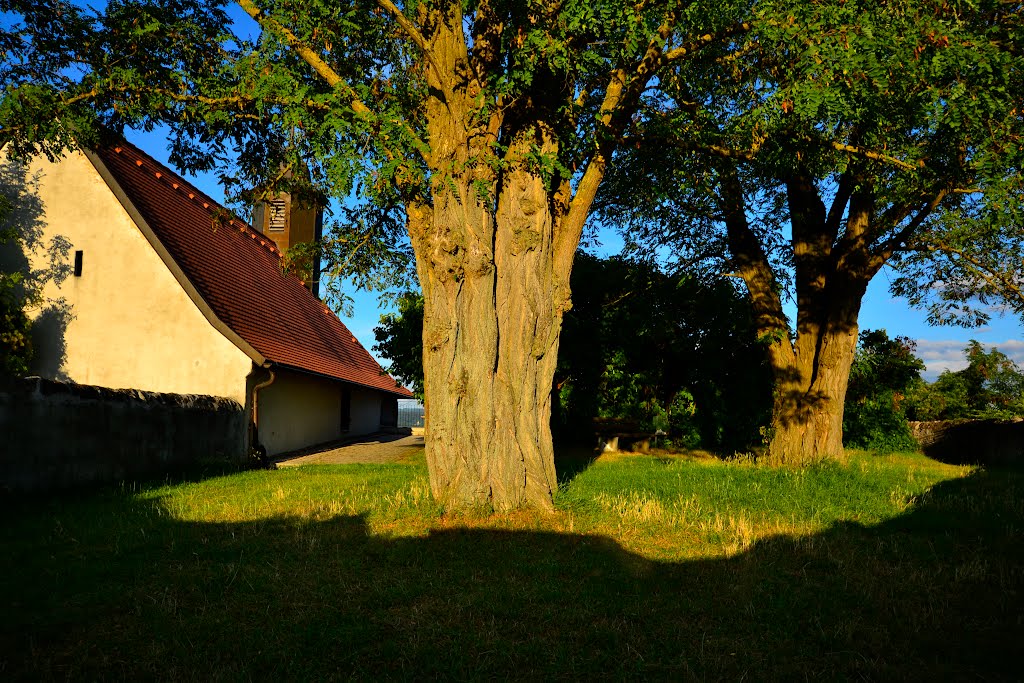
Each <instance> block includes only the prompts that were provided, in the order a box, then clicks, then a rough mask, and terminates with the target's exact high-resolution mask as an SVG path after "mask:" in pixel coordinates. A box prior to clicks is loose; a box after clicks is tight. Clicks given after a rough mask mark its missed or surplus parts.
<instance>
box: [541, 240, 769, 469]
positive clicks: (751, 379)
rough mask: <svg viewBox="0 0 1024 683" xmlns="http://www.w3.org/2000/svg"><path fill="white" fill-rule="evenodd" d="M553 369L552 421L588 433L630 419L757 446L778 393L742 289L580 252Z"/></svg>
mask: <svg viewBox="0 0 1024 683" xmlns="http://www.w3.org/2000/svg"><path fill="white" fill-rule="evenodd" d="M572 289H573V309H572V310H571V311H569V312H568V313H566V317H565V329H564V332H563V339H562V348H563V349H564V352H560V353H559V359H558V369H557V370H556V372H555V390H556V398H557V404H558V405H557V410H556V414H555V416H554V420H553V425H554V426H555V428H556V430H557V432H560V433H561V434H562V435H563V436H564V437H567V438H572V439H576V440H589V439H592V437H593V427H592V423H591V421H592V418H594V417H598V416H600V417H629V418H634V419H638V420H640V421H641V423H642V424H643V425H644V427H645V428H646V429H651V430H654V429H662V430H664V431H666V432H668V435H669V437H670V438H671V439H672V440H673V441H674V442H675V443H677V444H678V445H681V446H685V447H697V446H703V447H705V448H710V449H716V450H724V451H735V450H741V449H746V448H749V447H751V446H752V445H757V443H758V442H759V440H760V429H761V428H762V427H763V426H764V425H765V423H766V421H767V413H768V406H769V405H770V398H771V391H770V381H769V376H768V372H767V367H766V366H765V363H764V350H763V348H762V346H761V345H760V344H759V343H758V341H757V335H756V332H755V329H754V324H753V316H752V314H751V311H750V306H749V303H748V301H747V300H746V298H745V297H744V296H743V294H742V293H741V292H739V291H737V289H736V288H735V287H734V286H733V284H732V283H731V282H729V281H727V280H722V279H719V280H710V281H706V282H705V281H701V280H699V279H697V278H696V277H693V276H690V275H675V276H669V275H667V274H665V273H664V272H662V271H661V270H660V269H659V268H657V267H656V266H654V265H652V264H647V263H637V262H633V261H629V260H626V259H622V258H611V259H600V258H595V257H593V256H589V255H587V254H584V253H581V254H579V255H578V256H577V264H576V267H575V268H574V269H573V277H572Z"/></svg>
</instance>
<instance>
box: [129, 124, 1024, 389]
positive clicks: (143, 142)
mask: <svg viewBox="0 0 1024 683" xmlns="http://www.w3.org/2000/svg"><path fill="white" fill-rule="evenodd" d="M128 138H129V139H130V140H131V141H132V142H133V143H135V144H136V145H138V146H139V147H141V148H142V149H143V150H145V151H146V152H148V153H149V154H150V155H152V156H153V157H154V158H156V159H158V160H160V161H162V162H164V163H166V162H167V140H166V138H165V137H164V134H163V133H161V132H159V131H154V132H152V133H140V132H133V131H129V132H128ZM187 177H188V179H189V180H190V181H191V182H193V183H195V185H196V186H197V187H198V188H199V189H200V190H202V191H203V192H206V193H207V194H209V195H210V196H211V197H213V198H214V199H216V200H217V201H223V199H224V192H223V189H222V188H221V187H220V185H219V184H218V183H217V179H216V177H215V176H214V175H213V174H204V175H200V176H187ZM244 218H248V217H247V216H245V217H244ZM601 241H602V249H601V253H602V255H610V254H614V253H617V251H618V249H619V248H620V246H621V240H619V238H618V237H617V236H616V235H614V234H603V235H602V236H601ZM890 275H891V274H890V273H889V272H888V271H887V270H883V271H882V272H880V273H879V274H878V276H876V277H875V279H874V280H872V282H871V285H870V286H869V287H868V293H867V296H866V297H865V298H864V304H863V307H862V308H861V314H860V327H861V329H862V330H864V329H885V330H886V331H887V332H888V333H889V335H890V336H896V335H900V336H906V337H910V338H911V339H914V340H915V341H916V342H917V355H918V357H920V358H921V359H922V360H923V361H924V362H925V364H926V365H927V368H928V369H927V371H926V372H925V379H928V380H934V379H935V378H936V377H937V376H938V374H939V373H940V372H941V371H942V370H946V369H950V370H959V369H961V368H963V367H964V366H965V365H966V361H965V360H964V354H963V348H964V347H965V346H966V345H967V342H968V341H969V340H971V339H977V340H978V341H980V342H981V343H982V344H984V345H986V346H987V347H992V346H995V347H997V348H999V350H1001V351H1002V352H1004V353H1006V354H1007V355H1008V356H1010V357H1011V358H1013V359H1014V360H1015V361H1016V362H1017V363H1018V365H1021V366H1024V325H1022V324H1021V320H1020V318H1018V317H1016V316H1013V315H1009V316H1002V317H1000V316H999V315H994V316H993V317H992V320H991V321H990V322H989V324H988V325H986V326H985V327H982V328H977V329H964V328H959V327H934V326H931V325H929V324H928V322H927V320H926V318H925V315H924V313H923V312H921V311H919V310H915V309H912V308H910V307H909V306H908V305H907V304H906V302H905V301H904V300H903V299H897V298H893V297H892V296H890V295H889V291H888V289H889V277H890ZM352 296H353V299H354V315H353V316H352V317H346V318H342V319H343V320H344V322H345V324H346V325H347V326H348V328H349V329H350V330H351V331H352V334H354V335H355V336H356V337H357V338H358V339H359V341H360V342H362V344H363V346H365V347H366V348H367V349H370V348H371V347H372V346H373V343H374V337H373V328H374V327H375V326H376V325H377V323H378V321H379V319H380V316H381V314H382V313H385V312H387V311H388V310H389V309H388V308H385V307H383V306H382V304H381V302H380V298H379V295H378V294H377V293H373V292H357V291H354V292H352ZM787 313H788V314H789V315H790V316H791V317H793V316H794V314H795V309H794V310H789V311H787ZM371 353H372V351H371ZM384 365H386V363H384Z"/></svg>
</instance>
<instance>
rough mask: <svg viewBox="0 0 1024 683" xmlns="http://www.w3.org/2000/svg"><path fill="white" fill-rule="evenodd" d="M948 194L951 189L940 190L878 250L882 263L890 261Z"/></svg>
mask: <svg viewBox="0 0 1024 683" xmlns="http://www.w3.org/2000/svg"><path fill="white" fill-rule="evenodd" d="M948 194H949V190H946V189H942V190H938V191H937V192H936V193H935V194H934V195H933V196H932V198H931V201H929V202H928V204H927V206H925V207H924V208H922V209H921V210H920V211H918V212H917V215H916V216H914V218H913V219H911V221H910V222H909V223H907V225H906V226H904V228H903V229H902V230H900V231H899V232H897V233H896V234H895V235H893V236H892V237H890V238H889V239H888V240H886V241H885V243H883V244H882V246H881V248H879V249H878V251H877V252H876V253H877V256H876V257H875V258H876V259H877V260H880V261H881V262H882V263H885V262H886V261H888V260H889V259H890V258H891V257H892V254H893V252H894V251H895V250H896V249H898V248H899V245H900V244H902V243H904V242H906V241H907V240H908V239H910V236H911V235H913V234H914V231H915V230H917V229H918V228H919V227H921V224H922V223H924V221H925V219H926V218H928V216H929V215H931V213H932V212H933V211H935V209H936V208H938V206H939V204H941V203H942V200H943V199H945V198H946V196H947V195H948Z"/></svg>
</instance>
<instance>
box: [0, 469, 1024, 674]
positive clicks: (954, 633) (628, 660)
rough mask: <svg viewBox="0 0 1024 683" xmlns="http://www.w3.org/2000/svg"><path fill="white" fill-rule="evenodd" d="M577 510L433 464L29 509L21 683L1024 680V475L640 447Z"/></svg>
mask: <svg viewBox="0 0 1024 683" xmlns="http://www.w3.org/2000/svg"><path fill="white" fill-rule="evenodd" d="M557 505H558V512H557V513H556V514H555V515H552V516H550V517H548V516H538V515H529V514H523V513H520V514H514V515H499V516H490V517H478V516H467V515H462V516H445V515H442V514H441V511H440V510H439V509H438V507H437V506H436V505H435V504H434V503H433V501H432V500H431V497H430V493H429V487H428V485H427V482H426V474H425V468H424V466H423V464H422V462H415V461H414V462H411V463H409V464H398V465H381V466H368V465H367V466H364V465H339V466H311V467H301V468H292V469H284V470H279V471H274V472H248V473H241V474H232V475H227V476H220V477H214V478H208V479H205V480H203V481H196V482H190V483H178V484H173V485H164V486H159V487H127V488H122V489H119V490H111V491H106V492H98V493H91V494H83V495H80V496H76V497H72V498H68V497H64V498H59V499H58V498H53V499H48V500H33V501H8V502H7V503H6V504H5V508H4V512H5V517H4V519H5V521H4V524H3V528H2V530H0V544H2V548H3V552H2V553H0V609H2V610H3V612H2V615H0V616H2V618H0V679H4V680H19V679H31V680H38V679H58V678H59V679H75V680H95V679H107V678H130V679H138V678H160V679H174V680H201V681H211V680H240V679H288V680H296V679H299V680H321V679H329V678H350V677H356V678H420V677H446V678H465V679H481V678H503V679H504V678H516V679H524V678H525V679H546V678H633V677H647V678H660V679H709V680H740V679H742V678H746V679H748V680H764V679H777V680H795V679H813V680H835V679H870V680H885V681H887V680H894V679H918V680H920V679H933V680H936V679H937V680H955V679H968V678H971V679H982V680H1000V679H1019V678H1020V676H1021V675H1022V672H1024V668H1022V666H1024V665H1022V664H1021V660H1020V658H1019V648H1020V645H1021V638H1022V635H1024V621H1022V620H1024V610H1022V607H1024V604H1022V593H1021V591H1022V587H1024V548H1022V542H1021V541H1022V529H1024V474H1022V473H1020V472H1017V471H1011V470H984V469H973V468H965V467H954V466H950V465H943V464H940V463H936V462H933V461H930V460H928V459H926V458H924V457H923V456H921V455H890V456H876V455H870V454H866V453H853V454H851V455H850V456H849V460H848V462H846V463H844V464H835V465H829V466H822V467H817V468H813V469H809V470H803V471H797V470H787V469H767V468H758V467H753V466H751V465H749V464H744V463H739V462H737V463H726V462H721V461H717V460H711V459H699V458H694V457H671V456H657V455H655V456H630V455H618V456H604V457H603V458H601V459H599V460H598V461H596V462H595V463H594V464H593V465H591V466H590V467H589V468H588V469H586V470H584V471H582V472H580V473H579V474H577V475H576V476H575V477H574V478H572V479H571V480H569V481H567V482H566V483H565V484H564V485H563V488H562V490H561V491H560V492H559V495H558V498H557ZM1015 652H1016V653H1018V654H1014V653H1015Z"/></svg>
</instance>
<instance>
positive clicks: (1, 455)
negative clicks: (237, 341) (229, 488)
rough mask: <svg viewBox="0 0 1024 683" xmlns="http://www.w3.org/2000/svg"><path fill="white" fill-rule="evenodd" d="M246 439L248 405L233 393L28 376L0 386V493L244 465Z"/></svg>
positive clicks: (41, 489) (43, 489)
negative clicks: (208, 464) (199, 466)
mask: <svg viewBox="0 0 1024 683" xmlns="http://www.w3.org/2000/svg"><path fill="white" fill-rule="evenodd" d="M247 437H248V425H247V423H246V414H245V410H244V409H243V407H242V406H241V405H239V404H238V403H237V402H236V401H233V400H231V399H227V398H218V397H214V396H197V395H186V394H161V393H155V392H148V391H138V390H135V389H107V388H104V387H96V386H88V385H80V384H73V383H65V382H55V381H52V380H47V379H42V378H39V377H29V378H27V379H23V380H16V381H14V382H13V383H9V384H5V385H4V386H0V492H3V491H8V492H10V491H16V492H34V491H47V490H53V489H64V488H71V487H75V486H83V485H88V484H99V483H105V482H118V481H124V480H130V479H137V478H143V477H148V476H153V475H159V474H162V473H164V472H170V471H173V470H180V469H183V468H186V467H188V466H189V465H193V464H195V463H197V462H199V461H211V460H223V461H226V462H233V463H241V462H244V459H245V457H246V455H247Z"/></svg>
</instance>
